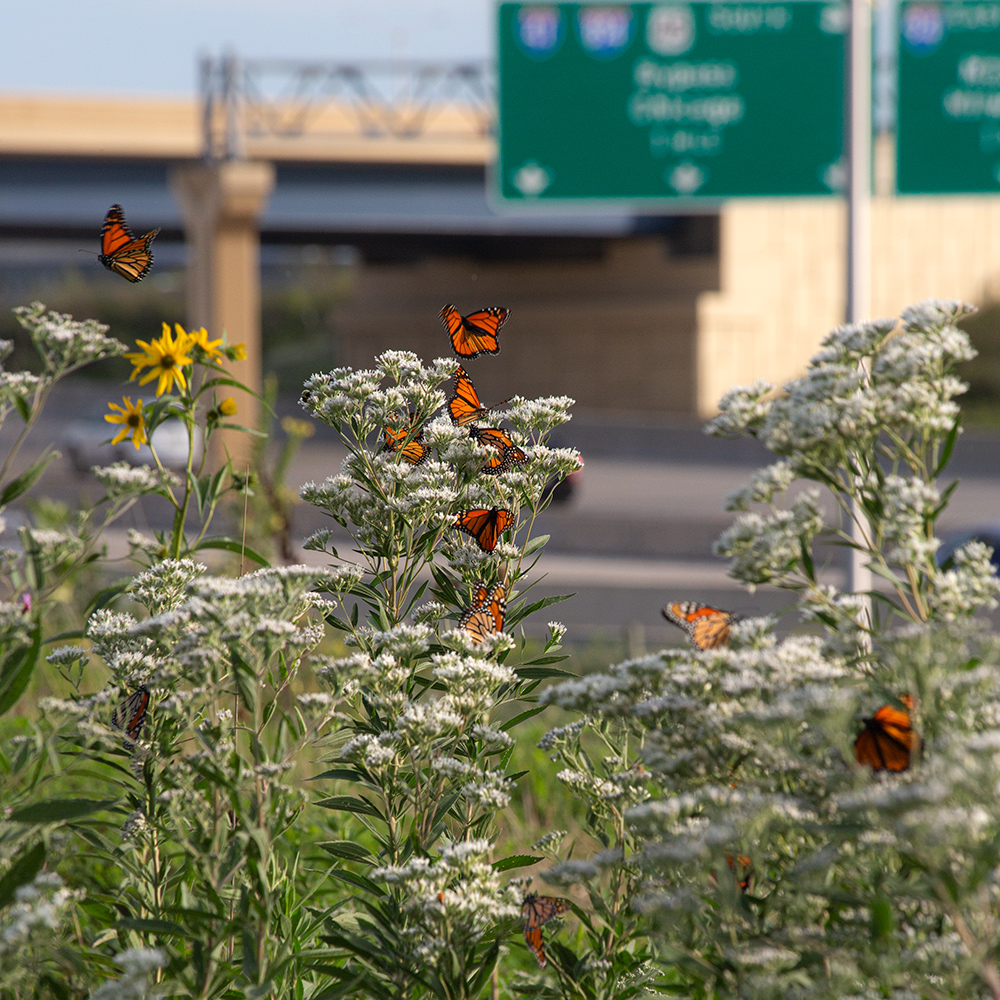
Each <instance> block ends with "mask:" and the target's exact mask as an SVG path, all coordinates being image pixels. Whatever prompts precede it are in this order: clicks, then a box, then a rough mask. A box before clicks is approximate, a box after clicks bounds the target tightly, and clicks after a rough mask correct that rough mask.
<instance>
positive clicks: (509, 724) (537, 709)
mask: <svg viewBox="0 0 1000 1000" xmlns="http://www.w3.org/2000/svg"><path fill="white" fill-rule="evenodd" d="M547 707H548V706H547V705H535V706H533V707H532V708H529V709H527V711H524V712H521V713H520V714H518V715H515V716H514V718H513V719H508V720H507V721H506V722H505V723H503V724H502V725H501V726H500V729H501V730H502V731H503V732H507V730H509V729H513V728H514V727H515V726H516V725H518V724H519V723H521V722H524V720H525V719H530V718H532V717H533V716H535V715H539V714H540V713H542V712H544V711H545V709H546V708H547Z"/></svg>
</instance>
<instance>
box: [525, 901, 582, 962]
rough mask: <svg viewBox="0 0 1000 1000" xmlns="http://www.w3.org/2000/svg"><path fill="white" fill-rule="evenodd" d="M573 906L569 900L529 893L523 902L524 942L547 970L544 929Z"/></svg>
mask: <svg viewBox="0 0 1000 1000" xmlns="http://www.w3.org/2000/svg"><path fill="white" fill-rule="evenodd" d="M571 905H572V904H571V903H570V901H569V900H568V899H556V898H555V897H554V896H536V895H535V894H534V893H533V892H529V893H528V895H527V896H525V897H524V899H522V900H521V928H522V930H523V931H524V942H525V944H527V946H528V948H530V949H531V953H532V954H533V955H534V956H535V958H536V959H537V960H538V964H539V965H540V966H541V967H542V968H543V969H544V968H545V962H546V958H545V945H544V944H543V943H542V927H544V926H545V924H547V923H548V922H549V921H550V920H552V919H554V918H555V917H558V916H559V914H560V913H565V912H566V911H567V910H568V909H570V906H571Z"/></svg>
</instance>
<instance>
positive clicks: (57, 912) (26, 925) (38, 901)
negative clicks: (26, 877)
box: [0, 872, 79, 964]
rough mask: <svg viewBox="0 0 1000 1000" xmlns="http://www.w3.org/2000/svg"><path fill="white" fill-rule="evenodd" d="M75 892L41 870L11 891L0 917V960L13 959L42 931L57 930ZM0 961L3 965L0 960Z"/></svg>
mask: <svg viewBox="0 0 1000 1000" xmlns="http://www.w3.org/2000/svg"><path fill="white" fill-rule="evenodd" d="M78 895H79V894H78V893H74V892H73V891H72V890H70V889H68V888H67V887H66V886H65V885H64V884H63V880H62V879H61V878H60V877H59V876H58V875H57V874H56V873H55V872H41V873H39V874H38V875H36V876H35V877H34V878H33V879H32V880H31V882H29V883H28V884H26V885H22V886H19V887H18V888H17V889H16V890H15V891H14V902H13V903H12V904H11V905H10V906H9V907H7V908H5V910H4V912H3V914H2V916H0V960H2V959H4V957H5V956H6V960H7V961H13V962H16V961H17V960H18V958H17V956H18V954H19V952H21V951H23V950H26V949H28V948H29V947H30V946H31V944H32V941H33V939H34V938H35V937H36V936H37V935H38V934H39V933H43V932H44V931H46V930H48V931H58V930H59V929H60V928H61V927H62V924H63V921H64V920H66V919H68V916H69V910H70V908H71V906H72V904H73V901H74V900H75V899H77V898H78ZM0 964H3V963H2V962H0Z"/></svg>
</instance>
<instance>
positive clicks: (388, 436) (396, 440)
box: [383, 418, 427, 465]
mask: <svg viewBox="0 0 1000 1000" xmlns="http://www.w3.org/2000/svg"><path fill="white" fill-rule="evenodd" d="M412 424H413V420H412V418H411V419H410V425H411V426H410V429H409V430H407V429H405V428H403V429H400V430H396V428H394V427H386V428H385V448H384V449H383V450H384V451H401V452H402V455H403V458H404V459H405V460H406V461H407V462H409V463H410V465H419V464H420V463H421V462H422V461H423V460H424V459H425V458H426V457H427V445H425V444H424V432H423V431H417V432H416V433H415V434H414V433H413V427H412ZM407 435H411V437H410V440H409V441H407V440H406V438H407Z"/></svg>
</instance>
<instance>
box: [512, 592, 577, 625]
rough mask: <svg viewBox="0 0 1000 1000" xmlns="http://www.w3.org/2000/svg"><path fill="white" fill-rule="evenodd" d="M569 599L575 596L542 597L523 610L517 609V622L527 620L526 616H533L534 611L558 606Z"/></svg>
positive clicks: (555, 595)
mask: <svg viewBox="0 0 1000 1000" xmlns="http://www.w3.org/2000/svg"><path fill="white" fill-rule="evenodd" d="M571 597H576V594H553V595H552V596H551V597H543V598H542V599H541V600H540V601H535V603H534V604H529V605H528V606H527V607H525V608H524V609H517V610H516V615H517V620H518V621H520V620H521V619H522V618H527V617H528V615H533V614H534V613H535V612H536V611H541V610H542V608H547V607H548V606H549V605H550V604H559V603H560V602H561V601H568V600H569V599H570V598H571Z"/></svg>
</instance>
